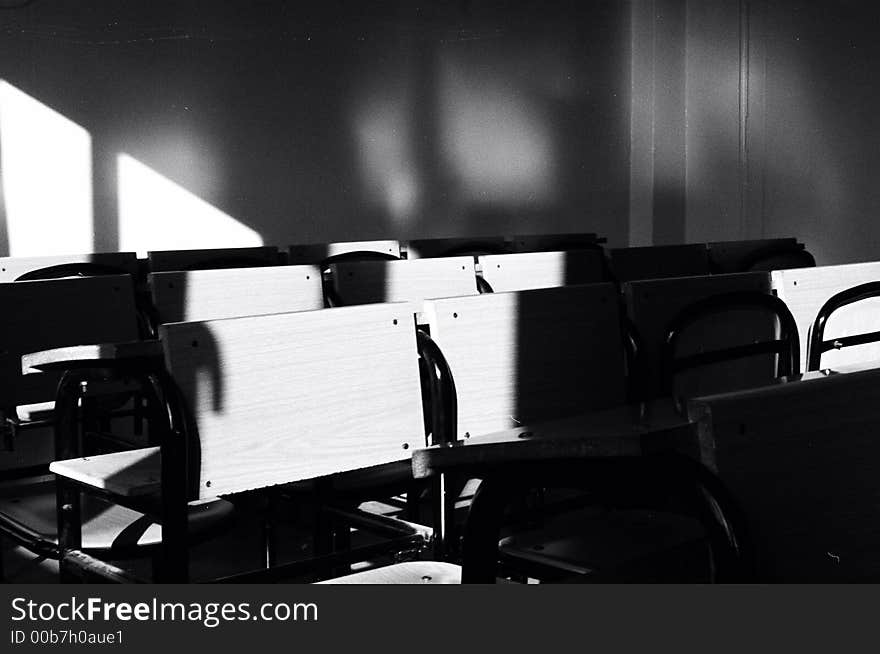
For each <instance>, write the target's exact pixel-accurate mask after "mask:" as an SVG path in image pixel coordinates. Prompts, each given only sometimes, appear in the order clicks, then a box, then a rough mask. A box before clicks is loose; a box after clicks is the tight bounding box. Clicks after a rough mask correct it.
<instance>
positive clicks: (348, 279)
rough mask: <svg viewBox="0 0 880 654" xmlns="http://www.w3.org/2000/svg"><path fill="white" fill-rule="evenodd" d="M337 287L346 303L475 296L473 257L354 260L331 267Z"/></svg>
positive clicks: (343, 301)
mask: <svg viewBox="0 0 880 654" xmlns="http://www.w3.org/2000/svg"><path fill="white" fill-rule="evenodd" d="M330 270H331V275H332V279H333V288H334V291H335V292H336V294H337V296H338V298H339V300H340V301H341V302H342V303H343V304H368V303H371V302H413V303H414V304H415V305H416V307H418V305H419V304H420V303H421V302H422V301H423V300H426V299H428V298H438V297H454V296H458V295H475V294H476V293H477V280H476V274H475V273H474V260H473V258H472V257H446V258H440V259H417V260H415V261H409V260H406V259H402V260H400V261H350V262H345V263H338V264H333V265H331V266H330Z"/></svg>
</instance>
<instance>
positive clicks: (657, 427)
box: [412, 400, 697, 478]
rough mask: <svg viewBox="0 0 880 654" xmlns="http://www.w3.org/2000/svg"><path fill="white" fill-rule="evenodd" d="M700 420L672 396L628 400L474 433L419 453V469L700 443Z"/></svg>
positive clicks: (419, 472) (638, 452) (636, 452)
mask: <svg viewBox="0 0 880 654" xmlns="http://www.w3.org/2000/svg"><path fill="white" fill-rule="evenodd" d="M696 445H697V441H696V433H695V431H694V425H693V424H692V423H690V422H689V421H688V419H687V417H686V416H684V415H681V414H679V413H677V412H676V411H675V408H674V405H673V403H672V401H671V400H658V401H655V402H651V403H647V404H640V405H626V406H620V407H615V408H612V409H605V410H602V411H595V412H592V413H589V414H585V415H581V416H574V417H570V418H562V419H557V420H549V421H546V422H541V423H535V424H532V425H523V426H521V427H517V428H515V429H505V430H503V431H498V432H494V433H492V434H486V435H483V436H472V437H471V438H468V439H465V440H461V441H459V442H458V443H456V444H454V445H448V446H433V447H428V448H424V449H420V450H416V451H415V452H414V453H413V459H412V465H413V475H414V476H415V477H416V478H425V477H431V476H434V475H437V474H439V473H441V472H444V471H446V470H448V469H452V468H459V467H473V468H480V467H485V468H488V467H491V466H493V465H496V464H503V463H510V462H514V461H534V460H540V459H544V460H547V459H559V458H575V457H612V456H642V455H645V454H650V453H662V452H671V451H686V450H691V449H692V448H696Z"/></svg>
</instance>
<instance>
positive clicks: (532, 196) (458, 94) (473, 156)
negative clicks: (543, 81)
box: [440, 56, 558, 206]
mask: <svg viewBox="0 0 880 654" xmlns="http://www.w3.org/2000/svg"><path fill="white" fill-rule="evenodd" d="M493 63H494V64H495V65H493V66H475V65H473V62H469V61H467V60H466V59H465V58H464V57H454V56H449V57H446V58H444V60H443V65H442V66H441V71H440V83H441V89H442V92H441V98H442V106H441V107H440V119H441V133H442V141H443V158H444V160H445V162H446V163H447V165H448V166H449V168H450V170H451V171H453V175H454V176H455V177H456V179H457V180H458V181H459V183H460V184H461V186H462V191H463V192H464V193H465V194H466V195H467V198H468V199H469V200H471V201H473V202H484V201H485V202H492V203H498V204H501V205H506V206H511V205H513V206H518V205H541V204H545V203H549V202H552V201H553V200H555V198H556V194H557V192H558V189H557V171H556V146H555V142H554V135H553V128H552V120H551V117H550V116H548V115H547V111H546V109H545V108H544V107H543V106H542V103H541V102H540V101H539V98H540V97H541V94H540V93H538V92H537V91H535V92H532V91H530V89H529V88H527V87H525V86H524V85H522V84H519V83H517V76H516V62H510V63H509V68H505V65H504V64H502V63H500V62H493Z"/></svg>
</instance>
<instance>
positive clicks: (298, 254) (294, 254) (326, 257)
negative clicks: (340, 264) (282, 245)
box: [287, 241, 400, 264]
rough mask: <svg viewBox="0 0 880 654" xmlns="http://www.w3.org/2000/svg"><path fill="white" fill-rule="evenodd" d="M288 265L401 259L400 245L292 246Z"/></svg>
mask: <svg viewBox="0 0 880 654" xmlns="http://www.w3.org/2000/svg"><path fill="white" fill-rule="evenodd" d="M287 258H288V263H291V264H326V263H328V262H330V261H334V260H337V259H348V260H350V261H356V260H359V259H360V260H363V259H375V258H380V259H382V260H390V259H399V258H400V243H399V242H397V241H345V242H338V243H312V244H308V245H291V246H290V247H289V248H288V249H287Z"/></svg>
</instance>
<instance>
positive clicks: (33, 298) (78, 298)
mask: <svg viewBox="0 0 880 654" xmlns="http://www.w3.org/2000/svg"><path fill="white" fill-rule="evenodd" d="M0 305H2V306H4V307H7V311H6V312H5V314H4V315H5V319H4V320H3V321H0V343H2V348H3V349H2V351H0V404H2V405H5V406H9V407H12V406H15V405H18V404H31V403H35V402H45V401H48V400H52V399H54V398H55V388H56V386H57V384H58V375H56V374H54V373H52V374H43V375H28V376H26V377H23V376H22V356H23V355H24V354H28V353H31V352H38V351H41V350H47V349H52V348H56V347H66V346H71V345H83V344H93V343H119V342H128V341H134V340H136V339H137V338H138V330H137V316H136V313H135V306H134V291H133V288H132V278H131V277H130V276H129V275H119V276H117V275H111V276H102V277H87V278H73V279H58V280H54V279H53V280H46V281H33V282H7V283H0Z"/></svg>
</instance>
